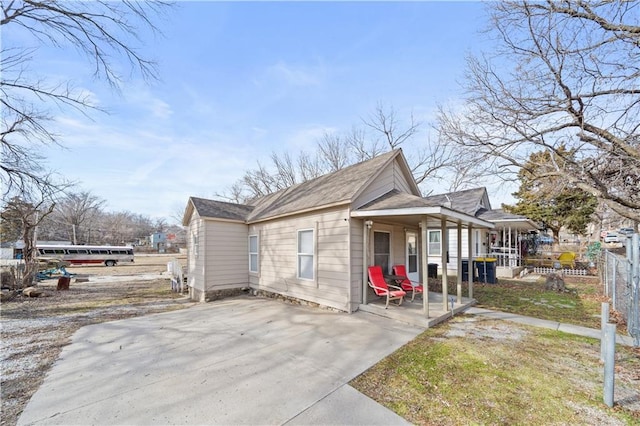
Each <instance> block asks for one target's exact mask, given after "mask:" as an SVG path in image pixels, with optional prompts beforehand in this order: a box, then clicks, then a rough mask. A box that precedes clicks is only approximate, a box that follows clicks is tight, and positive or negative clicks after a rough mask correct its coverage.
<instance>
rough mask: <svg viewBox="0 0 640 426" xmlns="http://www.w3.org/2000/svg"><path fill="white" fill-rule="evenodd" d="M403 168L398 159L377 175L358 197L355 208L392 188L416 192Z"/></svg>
mask: <svg viewBox="0 0 640 426" xmlns="http://www.w3.org/2000/svg"><path fill="white" fill-rule="evenodd" d="M402 170H403V169H402V167H401V166H400V164H399V163H398V160H395V161H393V162H392V163H391V164H389V165H388V166H387V167H386V168H385V169H384V170H383V171H382V172H381V173H380V174H379V175H378V176H377V177H376V179H375V180H374V181H373V182H371V184H369V186H368V187H367V188H366V189H365V190H364V191H363V192H362V194H360V195H359V196H358V197H357V198H356V200H355V201H354V202H353V206H352V207H353V208H354V209H357V208H359V207H362V206H363V205H365V204H367V203H368V202H369V201H372V200H375V199H376V198H378V197H380V196H382V195H384V194H386V193H387V192H389V191H391V190H392V189H397V190H399V191H401V192H406V193H408V194H414V192H413V191H412V189H411V188H412V187H411V185H410V184H409V182H408V181H407V177H406V176H405V174H404V173H403V172H402ZM414 195H420V194H414Z"/></svg>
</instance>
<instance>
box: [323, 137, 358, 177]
mask: <svg viewBox="0 0 640 426" xmlns="http://www.w3.org/2000/svg"><path fill="white" fill-rule="evenodd" d="M316 147H317V149H318V152H319V154H320V158H321V162H322V163H323V164H325V165H326V167H327V168H328V172H336V171H338V170H341V169H344V168H345V167H346V166H348V165H349V164H351V161H350V158H349V157H350V156H349V149H348V148H349V146H348V145H347V144H346V143H345V142H344V140H342V139H341V138H340V136H339V135H337V134H334V133H328V132H325V133H324V134H323V135H322V137H321V138H320V139H319V140H318V141H317V143H316Z"/></svg>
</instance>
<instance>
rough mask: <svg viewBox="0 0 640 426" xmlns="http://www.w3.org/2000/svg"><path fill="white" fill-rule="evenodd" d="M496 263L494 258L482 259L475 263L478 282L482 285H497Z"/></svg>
mask: <svg viewBox="0 0 640 426" xmlns="http://www.w3.org/2000/svg"><path fill="white" fill-rule="evenodd" d="M496 262H497V259H496V258H494V257H482V258H478V259H476V260H474V261H473V263H474V268H473V269H474V271H475V272H477V274H478V275H477V277H478V281H479V282H481V283H487V284H495V283H497V282H498V281H497V279H496Z"/></svg>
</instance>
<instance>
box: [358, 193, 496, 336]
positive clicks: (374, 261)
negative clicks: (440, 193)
mask: <svg viewBox="0 0 640 426" xmlns="http://www.w3.org/2000/svg"><path fill="white" fill-rule="evenodd" d="M351 217H352V218H357V219H361V220H362V226H363V250H362V253H363V259H362V265H363V268H362V291H361V295H362V301H361V302H360V305H359V309H361V310H363V311H367V312H372V313H376V314H379V315H383V316H386V317H390V318H396V319H399V320H401V321H405V322H407V323H410V324H415V325H421V326H424V327H429V326H431V325H434V324H437V323H438V322H441V321H443V320H445V319H446V318H448V317H450V316H451V315H452V313H453V314H455V313H458V312H461V311H463V310H465V309H467V308H468V307H470V306H471V305H473V303H474V300H473V274H470V273H467V274H466V277H465V278H466V280H467V283H466V284H467V286H466V287H467V288H468V291H467V294H465V295H463V294H462V287H463V285H462V283H463V281H462V278H463V275H465V274H463V269H462V265H463V262H462V259H463V257H467V258H469V259H471V258H472V257H473V252H472V247H473V244H472V241H471V239H472V234H473V233H472V230H473V229H484V230H490V229H493V228H494V225H493V224H492V223H491V222H488V221H485V220H483V219H480V218H477V217H475V216H470V215H468V214H465V213H461V212H458V211H455V210H453V209H451V208H448V207H446V206H442V205H433V204H432V203H430V202H429V201H427V200H425V199H423V198H420V197H416V196H413V195H410V194H406V193H401V192H395V191H392V192H390V193H388V194H386V195H384V196H382V197H380V198H378V199H376V200H374V201H372V202H370V203H368V204H366V205H364V206H362V207H360V208H358V209H356V210H353V211H352V212H351ZM433 229H439V230H440V231H441V232H440V235H441V241H437V242H434V241H429V236H428V232H429V230H433ZM450 229H456V230H457V233H455V235H457V237H456V238H457V241H456V242H457V244H454V246H455V247H456V251H457V253H456V255H454V254H453V253H450V252H449V247H450V244H449V237H448V235H449V232H447V231H448V230H450ZM463 229H466V230H467V231H468V232H466V236H467V239H468V241H466V242H465V244H463V242H462V235H463V233H462V230H463ZM434 244H438V251H439V253H440V258H441V262H440V265H441V266H440V270H439V271H438V274H437V275H439V276H436V277H435V278H434V277H433V275H431V277H432V278H431V279H432V280H433V279H437V280H440V281H441V288H442V292H441V293H433V292H428V291H426V289H427V287H428V281H427V280H428V279H429V278H428V274H429V272H430V267H429V263H428V253H429V250H432V251H434V250H435V249H436V247H435V246H434ZM463 246H466V252H465V253H463ZM450 255H451V257H454V258H455V259H457V261H456V263H455V266H454V268H451V265H449V266H447V264H448V263H449V257H450ZM398 263H400V264H403V265H405V266H406V270H407V275H408V277H409V279H411V280H412V281H417V282H420V283H423V285H424V288H425V293H424V294H422V295H418V296H416V298H415V300H414V301H413V302H410V301H409V300H410V298H411V296H410V295H408V297H405V300H404V302H403V303H402V305H400V306H398V305H397V303H392V304H390V305H389V307H388V308H387V309H385V308H384V305H385V303H384V301H383V302H382V305H379V303H378V297H377V296H375V294H374V293H373V292H372V291H371V290H370V288H369V283H368V281H369V278H368V268H369V266H373V265H380V266H382V268H383V272H384V273H385V274H391V273H392V267H393V265H395V264H398ZM454 275H455V277H456V278H455V284H453V285H455V287H456V291H455V295H454V296H452V297H451V296H449V288H450V286H451V285H452V284H451V283H450V282H449V281H450V280H449V279H450V278H453V276H454Z"/></svg>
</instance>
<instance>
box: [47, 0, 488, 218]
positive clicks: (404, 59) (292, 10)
mask: <svg viewBox="0 0 640 426" xmlns="http://www.w3.org/2000/svg"><path fill="white" fill-rule="evenodd" d="M159 25H160V27H161V28H162V30H163V32H164V37H154V36H153V35H151V34H147V35H145V34H143V43H142V45H141V46H140V51H141V53H142V54H143V55H147V56H150V57H153V58H154V59H156V60H157V62H158V64H159V67H158V71H159V76H160V80H159V81H156V82H151V83H146V82H144V81H142V80H141V79H140V78H138V77H137V76H135V75H134V76H132V77H131V78H129V79H127V80H125V81H124V84H123V87H122V91H121V92H120V93H116V92H113V91H112V90H111V89H110V88H109V87H108V86H107V85H106V84H104V83H103V82H100V81H95V80H94V79H93V78H92V76H91V69H90V67H89V66H88V65H87V63H86V61H84V59H83V58H82V57H81V56H79V55H78V53H77V52H76V51H75V49H73V48H72V47H69V46H63V47H62V48H57V49H54V48H41V49H40V50H39V51H38V54H37V55H38V56H37V59H36V60H37V70H38V72H39V73H40V74H41V75H45V76H47V77H48V78H51V79H56V78H62V79H64V78H72V79H73V81H74V82H75V84H76V86H77V87H78V88H81V89H83V90H86V91H87V93H90V94H91V97H92V99H93V100H94V101H95V102H96V103H97V104H98V105H99V106H101V107H103V108H106V109H108V110H109V111H110V114H109V115H106V114H101V113H92V114H91V119H89V118H87V117H84V116H83V115H81V114H78V113H74V112H69V111H55V115H56V129H57V131H58V133H59V134H60V140H61V142H62V143H63V145H64V147H65V148H64V149H61V148H59V147H54V148H52V149H47V150H45V151H44V154H45V155H46V156H47V158H48V159H49V166H50V167H52V168H54V169H56V170H57V171H59V172H60V173H61V174H63V175H64V176H66V177H67V178H68V179H71V180H74V181H76V182H78V184H79V188H81V189H84V190H88V191H91V192H92V193H93V194H94V195H97V196H99V197H101V198H103V199H105V200H106V201H107V205H106V209H107V210H113V211H121V210H128V211H132V212H135V213H141V214H146V215H149V216H152V217H162V216H164V217H170V216H173V215H175V214H176V212H178V211H179V210H180V209H183V208H184V206H185V205H186V201H187V199H188V197H189V196H191V195H193V196H200V197H214V195H215V194H216V193H220V192H223V191H224V190H225V189H226V188H228V187H229V186H230V185H231V184H233V183H234V182H235V181H236V180H237V179H239V178H240V177H241V176H242V175H243V173H244V172H245V171H246V170H248V169H251V168H254V167H255V166H256V164H257V161H261V162H262V163H265V164H266V163H268V162H269V156H270V154H271V152H273V151H275V152H279V153H283V152H287V151H288V152H291V153H292V154H296V153H297V152H298V151H299V150H312V149H313V146H314V144H315V142H316V140H317V139H318V138H319V137H320V136H321V135H322V134H323V133H324V132H325V131H329V132H331V131H335V132H347V131H348V130H349V129H350V128H351V127H352V126H354V125H358V124H360V122H361V121H360V120H361V118H362V117H366V116H367V115H368V114H370V113H371V112H372V111H373V110H374V108H375V106H376V104H378V103H380V102H382V103H384V104H386V105H391V106H393V107H394V108H395V109H396V110H397V112H398V115H399V116H400V117H403V116H404V117H408V116H409V114H410V113H411V112H413V113H414V115H415V116H416V117H417V118H418V119H420V120H422V121H425V123H426V124H427V125H428V124H429V123H430V122H431V121H432V120H433V117H434V113H435V109H436V107H437V105H438V104H449V103H454V104H455V103H456V102H460V99H461V97H462V92H461V89H460V86H459V84H458V82H459V81H461V80H462V78H463V73H464V59H465V55H466V54H467V53H469V52H474V51H476V52H477V51H479V50H480V49H486V46H488V44H487V43H486V42H483V41H482V40H483V36H482V35H481V34H479V31H480V30H481V29H482V27H483V26H484V25H485V14H484V7H483V5H482V4H481V3H477V2H258V3H249V2H179V3H178V4H177V7H176V8H175V9H174V10H173V11H171V12H170V13H169V14H168V15H167V16H166V17H165V20H164V21H162V22H160V23H159ZM427 131H428V130H427V128H425V130H424V132H423V134H421V135H419V136H418V137H419V138H421V139H422V140H425V141H426V138H427ZM435 189H436V192H442V191H441V190H438V188H435ZM490 196H491V197H492V201H493V203H494V204H495V205H496V206H499V201H500V197H499V194H494V193H493V192H490Z"/></svg>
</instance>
